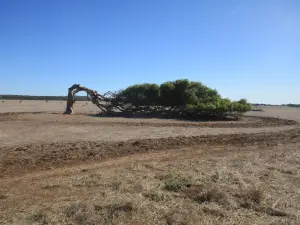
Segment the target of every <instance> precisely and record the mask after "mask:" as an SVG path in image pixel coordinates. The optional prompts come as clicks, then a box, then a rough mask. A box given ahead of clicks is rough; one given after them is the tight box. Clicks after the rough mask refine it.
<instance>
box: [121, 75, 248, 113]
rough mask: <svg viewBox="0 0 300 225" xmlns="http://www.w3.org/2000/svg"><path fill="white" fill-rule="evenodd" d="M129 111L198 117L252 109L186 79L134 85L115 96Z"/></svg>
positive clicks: (243, 103) (199, 83)
mask: <svg viewBox="0 0 300 225" xmlns="http://www.w3.org/2000/svg"><path fill="white" fill-rule="evenodd" d="M118 98H119V99H122V103H123V104H127V105H128V109H129V110H131V111H132V112H140V113H144V114H146V113H153V112H160V113H170V112H172V113H174V114H176V115H179V116H180V115H183V116H190V117H198V118H200V117H201V116H218V117H219V116H226V115H240V114H242V113H244V112H247V111H249V110H251V105H250V104H249V103H248V102H247V100H246V99H241V100H239V101H231V100H230V99H227V98H222V97H221V95H220V94H219V93H218V91H217V90H215V89H212V88H209V87H207V86H206V85H204V84H202V83H201V82H193V81H189V80H187V79H182V80H175V81H168V82H165V83H163V84H161V85H157V84H150V83H144V84H135V85H132V86H129V87H127V88H126V89H125V90H122V91H120V92H119V94H118Z"/></svg>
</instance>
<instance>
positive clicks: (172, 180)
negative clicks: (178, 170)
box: [164, 174, 192, 192]
mask: <svg viewBox="0 0 300 225" xmlns="http://www.w3.org/2000/svg"><path fill="white" fill-rule="evenodd" d="M191 185H192V181H191V179H189V178H187V177H182V176H180V175H179V174H168V175H167V176H165V185H164V189H166V190H168V191H174V192H178V191H181V190H183V189H185V188H188V187H191Z"/></svg>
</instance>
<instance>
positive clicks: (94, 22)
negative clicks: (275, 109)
mask: <svg viewBox="0 0 300 225" xmlns="http://www.w3.org/2000/svg"><path fill="white" fill-rule="evenodd" d="M179 78H188V79H190V80H195V81H201V82H203V83H204V84H206V85H208V86H210V87H212V88H216V89H217V90H218V91H219V92H220V94H221V95H222V96H224V97H229V98H231V99H233V100H235V99H239V98H242V97H246V98H247V99H249V100H250V101H251V102H265V103H289V102H291V103H300V1H299V0H226V1H224V0H203V1H201V0H105V1H104V0H35V1H33V0H26V1H25V0H18V1H17V0H0V93H1V94H30V95H66V94H67V88H68V87H69V86H71V85H72V84H74V83H80V84H83V85H85V86H87V87H90V88H93V89H96V90H98V91H99V92H100V93H102V92H105V91H108V90H119V89H121V88H124V87H126V86H128V85H130V84H135V83H143V82H155V83H162V82H164V81H168V80H175V79H179Z"/></svg>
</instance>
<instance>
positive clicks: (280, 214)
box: [0, 101, 300, 224]
mask: <svg viewBox="0 0 300 225" xmlns="http://www.w3.org/2000/svg"><path fill="white" fill-rule="evenodd" d="M89 104H91V103H89ZM64 106H65V105H64V103H62V104H61V103H59V102H49V103H45V102H39V101H23V102H22V103H18V102H17V101H5V102H4V103H1V105H0V113H1V114H0V143H1V145H0V224H299V221H300V220H299V217H298V216H299V215H300V214H299V212H300V208H299V205H298V203H297V202H299V201H300V196H299V190H298V187H299V186H300V179H299V174H300V166H299V165H300V154H299V145H300V135H299V134H300V128H299V126H298V122H299V121H300V110H298V109H293V108H284V107H277V108H276V107H266V108H264V110H265V112H251V113H248V114H247V115H246V117H244V118H243V119H242V120H241V121H234V122H233V121H230V122H187V121H177V120H161V119H128V118H103V117H102V118H100V117H95V116H94V115H95V112H96V110H97V109H96V108H94V106H91V105H84V103H80V102H77V103H76V106H75V110H76V114H75V115H63V114H61V113H62V112H63V109H64ZM275 117H276V118H275ZM176 177H177V178H176ZM178 177H179V178H178ZM180 177H181V178H180ZM185 177H188V178H189V182H190V183H191V184H189V185H188V186H185V185H184V184H185V182H186V181H185V179H183V178H185ZM170 182H171V183H170ZM169 186H170V187H169ZM177 186H180V190H177V189H176V187H177ZM181 186H182V187H181Z"/></svg>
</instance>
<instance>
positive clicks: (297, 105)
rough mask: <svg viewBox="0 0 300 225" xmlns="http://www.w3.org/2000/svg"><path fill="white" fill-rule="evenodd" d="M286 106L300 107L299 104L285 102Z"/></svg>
mask: <svg viewBox="0 0 300 225" xmlns="http://www.w3.org/2000/svg"><path fill="white" fill-rule="evenodd" d="M286 106H288V107H300V104H287V105H286Z"/></svg>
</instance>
